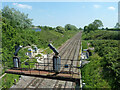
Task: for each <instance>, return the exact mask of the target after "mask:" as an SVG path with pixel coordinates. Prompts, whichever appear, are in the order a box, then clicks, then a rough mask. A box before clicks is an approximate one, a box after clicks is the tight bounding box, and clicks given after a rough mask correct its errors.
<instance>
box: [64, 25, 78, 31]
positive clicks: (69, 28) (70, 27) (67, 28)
mask: <svg viewBox="0 0 120 90" xmlns="http://www.w3.org/2000/svg"><path fill="white" fill-rule="evenodd" d="M65 30H66V31H67V30H78V28H77V27H76V26H74V25H71V24H67V25H65Z"/></svg>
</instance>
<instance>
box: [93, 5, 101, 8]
mask: <svg viewBox="0 0 120 90" xmlns="http://www.w3.org/2000/svg"><path fill="white" fill-rule="evenodd" d="M93 7H94V8H100V7H101V6H100V5H93Z"/></svg>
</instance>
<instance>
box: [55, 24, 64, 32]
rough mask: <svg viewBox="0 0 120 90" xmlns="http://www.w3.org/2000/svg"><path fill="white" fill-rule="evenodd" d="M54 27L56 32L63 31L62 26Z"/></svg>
mask: <svg viewBox="0 0 120 90" xmlns="http://www.w3.org/2000/svg"><path fill="white" fill-rule="evenodd" d="M56 29H57V32H59V33H64V32H65V29H64V28H63V27H62V26H57V27H56Z"/></svg>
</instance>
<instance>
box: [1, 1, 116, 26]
mask: <svg viewBox="0 0 120 90" xmlns="http://www.w3.org/2000/svg"><path fill="white" fill-rule="evenodd" d="M23 1H25V0H23ZM71 1H72V0H71ZM75 1H77V0H75ZM81 1H82V0H81ZM87 1H89V0H86V2H18V1H15V2H14V1H13V2H2V8H3V7H4V6H6V5H8V6H9V7H10V8H16V9H17V10H20V11H21V12H24V13H26V14H29V18H31V19H33V25H42V26H45V25H46V26H52V27H56V26H58V25H59V26H63V27H64V26H65V25H66V24H72V25H75V26H77V27H78V28H79V27H82V28H83V27H84V26H85V25H88V24H90V23H92V22H93V21H94V20H95V19H99V20H101V21H102V22H103V24H104V27H114V26H115V24H116V23H117V22H118V2H117V1H118V0H114V1H116V2H103V1H105V0H101V1H102V2H87ZM98 1H100V0H98ZM106 1H107V0H106ZM109 1H110V0H109ZM111 1H112V0H111Z"/></svg>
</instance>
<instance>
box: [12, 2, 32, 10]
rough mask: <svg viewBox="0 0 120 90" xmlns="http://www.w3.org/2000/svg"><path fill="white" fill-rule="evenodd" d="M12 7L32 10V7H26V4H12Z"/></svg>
mask: <svg viewBox="0 0 120 90" xmlns="http://www.w3.org/2000/svg"><path fill="white" fill-rule="evenodd" d="M13 5H15V6H17V7H19V8H23V9H25V8H26V9H32V6H30V5H26V4H18V3H13Z"/></svg>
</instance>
